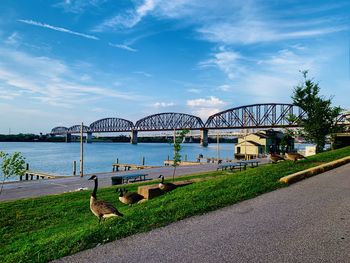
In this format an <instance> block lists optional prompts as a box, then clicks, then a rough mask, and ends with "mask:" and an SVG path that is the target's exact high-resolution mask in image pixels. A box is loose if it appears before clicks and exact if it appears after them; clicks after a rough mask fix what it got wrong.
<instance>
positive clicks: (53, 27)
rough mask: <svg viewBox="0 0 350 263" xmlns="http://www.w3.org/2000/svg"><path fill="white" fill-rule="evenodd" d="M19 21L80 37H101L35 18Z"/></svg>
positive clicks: (96, 38)
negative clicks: (34, 19)
mask: <svg viewBox="0 0 350 263" xmlns="http://www.w3.org/2000/svg"><path fill="white" fill-rule="evenodd" d="M18 21H19V22H21V23H25V24H28V25H33V26H38V27H44V28H48V29H52V30H55V31H59V32H63V33H68V34H72V35H76V36H80V37H84V38H88V39H93V40H99V38H98V37H96V36H93V35H87V34H84V33H79V32H75V31H72V30H69V29H66V28H63V27H57V26H52V25H49V24H44V23H41V22H37V21H33V20H25V19H19V20H18Z"/></svg>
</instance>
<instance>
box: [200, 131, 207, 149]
mask: <svg viewBox="0 0 350 263" xmlns="http://www.w3.org/2000/svg"><path fill="white" fill-rule="evenodd" d="M200 134H201V146H203V147H207V146H208V130H207V129H202V130H200Z"/></svg>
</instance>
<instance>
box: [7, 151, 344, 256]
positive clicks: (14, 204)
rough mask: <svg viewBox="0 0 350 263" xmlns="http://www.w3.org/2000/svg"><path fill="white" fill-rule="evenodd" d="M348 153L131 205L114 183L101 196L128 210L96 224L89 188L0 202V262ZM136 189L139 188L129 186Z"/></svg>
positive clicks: (112, 232) (52, 249) (257, 186)
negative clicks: (117, 190)
mask: <svg viewBox="0 0 350 263" xmlns="http://www.w3.org/2000/svg"><path fill="white" fill-rule="evenodd" d="M349 155H350V147H347V148H343V149H339V150H336V151H330V152H325V153H322V154H319V155H316V156H313V157H310V158H308V159H306V160H303V161H300V162H298V163H296V164H293V163H291V162H281V163H278V164H275V165H273V164H268V165H264V166H260V167H258V168H254V169H247V170H246V171H242V172H235V173H228V172H221V171H219V172H214V173H213V172H211V173H206V174H202V175H195V176H188V177H181V180H184V179H185V178H193V177H198V176H204V177H207V176H215V178H213V179H210V180H208V181H203V182H198V183H194V184H191V185H188V186H185V187H181V188H178V189H176V190H174V191H173V192H170V193H167V194H165V195H163V196H160V197H158V198H155V199H152V200H149V201H147V202H145V203H142V204H137V205H134V206H132V207H129V206H126V205H122V204H121V203H120V202H119V201H118V196H117V194H116V193H115V187H107V188H102V189H99V191H98V193H97V195H98V198H99V199H103V200H108V201H110V202H112V203H114V204H115V205H116V206H117V207H118V209H119V210H120V211H121V212H122V213H124V215H125V216H124V217H123V218H113V219H109V220H107V221H105V222H104V223H103V224H101V225H98V223H97V222H98V220H97V219H96V217H95V216H94V215H92V213H91V212H90V210H89V196H90V191H83V192H74V193H66V194H62V195H53V196H46V197H39V198H32V199H25V200H17V201H11V202H3V203H0V262H47V261H49V260H53V259H57V258H60V257H63V256H66V255H70V254H73V253H76V252H78V251H81V250H84V249H87V248H91V247H94V246H96V245H97V244H103V243H107V242H110V241H112V240H115V239H120V238H123V237H126V236H129V235H133V234H135V233H139V232H144V231H149V230H151V229H154V228H157V227H160V226H165V225H167V224H170V223H172V222H175V221H178V220H181V219H184V218H187V217H190V216H193V215H199V214H203V213H206V212H208V211H212V210H216V209H219V208H222V207H225V206H228V205H231V204H234V203H237V202H240V201H242V200H246V199H249V198H253V197H256V196H258V195H260V194H262V193H266V192H269V191H272V190H275V189H277V188H280V187H284V186H285V185H284V184H282V183H279V182H278V180H279V179H280V178H281V177H283V176H285V175H288V174H291V173H295V172H298V171H301V170H304V169H307V168H310V167H313V166H316V165H319V164H322V163H325V162H330V161H333V160H336V159H339V158H342V157H345V156H349ZM127 188H128V189H129V190H130V191H136V186H128V187H127Z"/></svg>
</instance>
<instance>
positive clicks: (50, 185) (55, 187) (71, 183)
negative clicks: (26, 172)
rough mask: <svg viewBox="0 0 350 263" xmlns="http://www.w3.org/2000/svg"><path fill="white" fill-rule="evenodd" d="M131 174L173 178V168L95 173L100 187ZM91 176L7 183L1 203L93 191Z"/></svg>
mask: <svg viewBox="0 0 350 263" xmlns="http://www.w3.org/2000/svg"><path fill="white" fill-rule="evenodd" d="M216 169H217V164H202V165H191V166H178V167H177V168H176V176H179V175H188V174H195V173H201V172H208V171H215V170H216ZM130 173H146V174H148V178H150V179H154V178H157V177H158V176H159V175H160V174H162V175H164V176H165V177H171V176H172V174H173V167H171V166H170V167H169V166H163V167H159V168H151V169H143V170H134V171H127V172H118V173H111V172H108V173H95V174H97V175H98V178H99V181H98V182H99V186H100V187H101V186H102V187H104V186H110V185H111V177H112V176H115V175H123V174H130ZM90 176H91V174H90V175H86V176H84V177H83V178H81V177H79V176H74V177H73V176H70V177H67V178H57V179H47V180H33V181H22V182H13V183H7V184H5V185H4V189H3V191H2V193H1V195H0V201H5V200H15V199H20V198H29V197H37V196H44V195H50V194H61V193H65V192H70V191H75V190H77V189H79V188H89V189H92V187H93V184H92V183H91V182H90V181H88V180H87V179H88V178H89V177H90Z"/></svg>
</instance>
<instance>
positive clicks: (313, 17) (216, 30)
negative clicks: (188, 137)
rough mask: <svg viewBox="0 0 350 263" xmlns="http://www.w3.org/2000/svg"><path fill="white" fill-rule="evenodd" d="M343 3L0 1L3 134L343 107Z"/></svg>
mask: <svg viewBox="0 0 350 263" xmlns="http://www.w3.org/2000/svg"><path fill="white" fill-rule="evenodd" d="M349 52H350V1H348V0H343V1H342V0H338V1H330V0H329V1H317V0H313V1H308V0H303V1H297V0H295V1H292V0H284V1H278V0H266V1H263V0H261V1H259V0H245V1H241V0H239V1H237V0H226V1H221V0H216V1H212V0H172V1H166V0H164V1H162V0H56V1H55V0H51V1H48V0H32V1H20V0H17V1H15V0H1V1H0V133H2V134H8V133H9V132H10V133H20V132H21V133H39V132H43V133H48V132H50V131H51V129H52V128H53V127H55V126H66V127H70V126H73V125H75V124H79V123H81V122H84V124H86V125H89V124H90V123H92V122H93V121H96V120H98V119H102V118H107V117H118V118H123V119H128V120H131V121H133V122H134V123H135V122H136V121H137V120H138V119H141V118H143V117H145V116H147V115H150V114H155V113H161V112H180V113H188V114H193V115H196V116H199V117H201V118H202V119H203V121H206V119H207V118H208V116H210V115H211V114H214V113H217V112H219V111H222V110H225V109H229V108H233V107H238V106H243V105H248V104H255V103H269V102H274V103H291V102H292V101H291V95H292V93H293V89H294V88H295V86H297V85H298V84H300V83H301V81H302V75H301V73H300V71H301V70H309V77H310V78H313V79H314V81H315V82H317V83H319V85H320V88H321V94H322V95H323V96H325V97H326V98H329V97H332V98H333V103H334V105H336V106H338V105H339V106H341V107H342V108H345V109H350V99H349V98H350V54H349Z"/></svg>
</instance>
